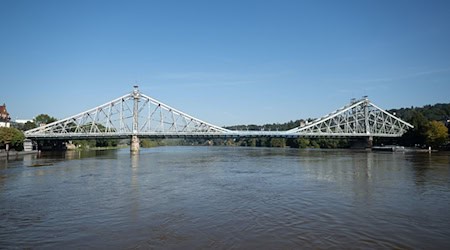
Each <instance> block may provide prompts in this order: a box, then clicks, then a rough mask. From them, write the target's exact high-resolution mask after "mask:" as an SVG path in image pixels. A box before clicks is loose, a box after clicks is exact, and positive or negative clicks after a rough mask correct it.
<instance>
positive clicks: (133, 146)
mask: <svg viewBox="0 0 450 250" xmlns="http://www.w3.org/2000/svg"><path fill="white" fill-rule="evenodd" d="M139 148H140V145H139V138H138V137H137V135H132V136H131V143H130V152H131V154H138V153H139Z"/></svg>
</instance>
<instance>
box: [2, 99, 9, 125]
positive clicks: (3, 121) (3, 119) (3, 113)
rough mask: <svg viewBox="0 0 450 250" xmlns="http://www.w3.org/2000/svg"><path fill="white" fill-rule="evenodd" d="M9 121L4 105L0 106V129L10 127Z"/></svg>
mask: <svg viewBox="0 0 450 250" xmlns="http://www.w3.org/2000/svg"><path fill="white" fill-rule="evenodd" d="M10 121H11V117H10V116H9V113H8V111H7V110H6V104H4V103H3V105H2V106H0V127H7V128H9V127H10V126H11V123H10Z"/></svg>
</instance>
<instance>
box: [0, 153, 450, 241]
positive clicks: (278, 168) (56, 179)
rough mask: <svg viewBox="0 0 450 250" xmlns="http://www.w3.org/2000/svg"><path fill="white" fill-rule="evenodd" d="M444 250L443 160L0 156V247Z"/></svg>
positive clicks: (447, 212)
mask: <svg viewBox="0 0 450 250" xmlns="http://www.w3.org/2000/svg"><path fill="white" fill-rule="evenodd" d="M449 245H450V153H449V152H442V153H431V154H428V153H390V152H389V153H388V152H366V151H350V150H297V149H274V148H243V147H158V148H151V149H142V150H141V152H140V154H139V155H136V156H131V155H130V153H129V150H128V149H121V150H110V151H91V152H67V153H59V154H53V155H45V154H42V155H40V156H39V157H37V156H30V155H29V156H25V157H23V158H19V159H16V160H10V161H8V162H7V161H6V160H4V159H1V160H0V248H6V249H10V248H13V249H14V248H18V249H23V248H33V249H63V248H64V249H68V248H70V249H80V248H101V249H148V248H153V249H160V248H164V249H167V248H169V249H186V248H187V249H205V248H206V249H209V248H214V249H230V248H233V249H293V248H318V249H322V248H332V249H333V248H423V249H444V248H447V247H448V246H449Z"/></svg>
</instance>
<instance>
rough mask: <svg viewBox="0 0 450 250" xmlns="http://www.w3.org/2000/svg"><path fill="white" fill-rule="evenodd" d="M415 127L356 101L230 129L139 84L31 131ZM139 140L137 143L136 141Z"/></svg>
mask: <svg viewBox="0 0 450 250" xmlns="http://www.w3.org/2000/svg"><path fill="white" fill-rule="evenodd" d="M412 127H413V126H412V125H411V124H409V123H407V122H405V121H403V120H401V119H399V118H397V117H395V116H394V115H392V114H390V113H388V112H387V111H385V110H383V109H381V108H379V107H378V106H376V105H375V104H373V103H372V102H370V101H369V99H368V98H367V97H365V98H363V99H360V100H353V101H351V102H350V103H349V104H347V105H345V106H344V107H342V108H340V109H337V110H336V111H334V112H332V113H329V114H328V115H325V116H323V117H320V118H318V119H316V120H314V121H311V122H306V123H304V124H301V125H300V124H299V126H298V127H295V128H292V129H290V130H287V131H247V130H239V131H237V130H229V129H226V128H222V127H220V126H216V125H213V124H211V123H208V122H205V121H202V120H200V119H197V118H195V117H193V116H190V115H188V114H186V113H184V112H182V111H180V110H178V109H175V108H173V107H171V106H169V105H166V104H164V103H162V102H160V101H158V100H156V99H154V98H152V97H150V96H147V95H145V94H143V93H141V92H140V91H139V90H138V88H137V86H135V89H134V90H133V91H132V92H131V93H129V94H126V95H124V96H121V97H119V98H117V99H114V100H112V101H110V102H108V103H105V104H103V105H100V106H98V107H95V108H93V109H90V110H87V111H84V112H82V113H79V114H77V115H74V116H71V117H68V118H65V119H62V120H59V121H56V122H53V123H50V124H47V125H44V126H40V127H38V128H35V129H31V130H28V131H26V132H25V136H26V137H27V138H28V139H31V140H74V139H92V138H131V139H132V145H131V149H132V151H133V150H138V149H139V138H242V137H244V138H246V137H282V138H296V137H346V138H370V139H371V138H373V137H400V136H402V135H403V134H404V133H405V132H406V131H407V130H408V129H409V128H412ZM136 144H137V145H136Z"/></svg>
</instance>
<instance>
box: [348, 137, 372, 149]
mask: <svg viewBox="0 0 450 250" xmlns="http://www.w3.org/2000/svg"><path fill="white" fill-rule="evenodd" d="M372 146H373V136H367V137H362V138H357V139H354V140H352V142H351V146H350V148H353V149H366V148H372Z"/></svg>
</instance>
